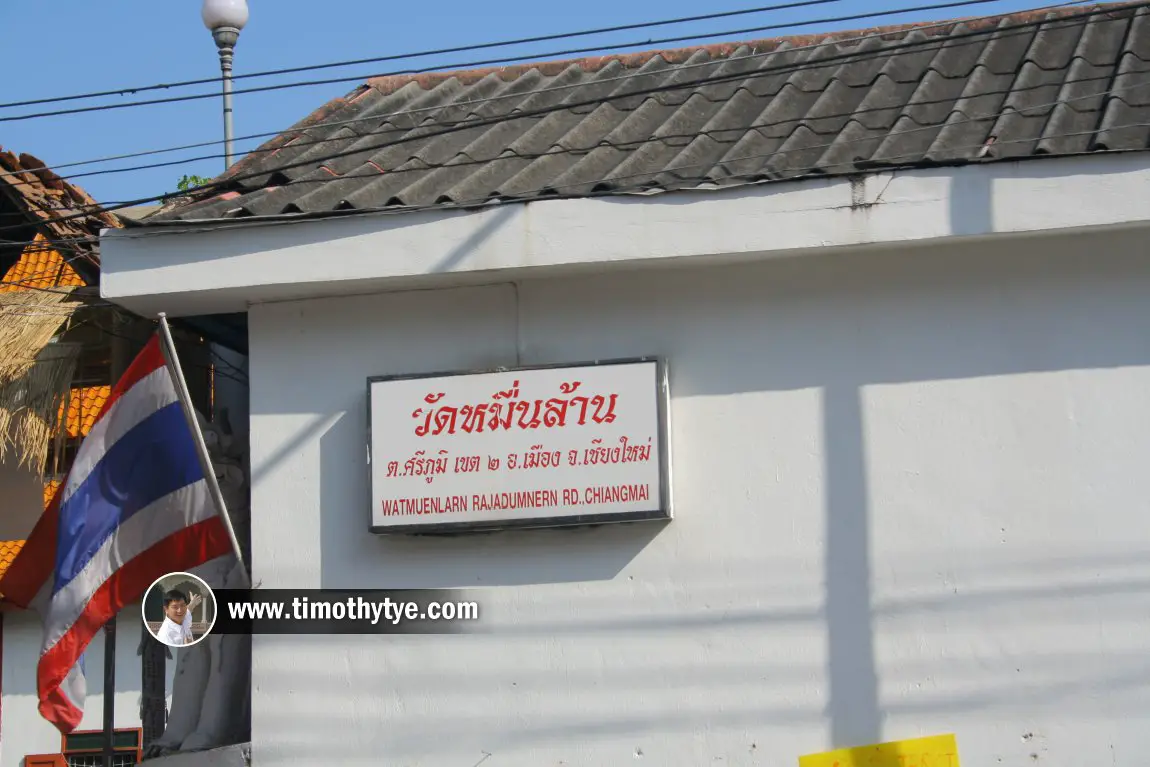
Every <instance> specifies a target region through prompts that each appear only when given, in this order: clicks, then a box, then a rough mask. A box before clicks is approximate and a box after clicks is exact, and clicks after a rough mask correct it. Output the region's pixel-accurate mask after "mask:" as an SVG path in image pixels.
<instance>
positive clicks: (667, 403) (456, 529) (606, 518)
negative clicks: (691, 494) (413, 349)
mask: <svg viewBox="0 0 1150 767" xmlns="http://www.w3.org/2000/svg"><path fill="white" fill-rule="evenodd" d="M652 363H653V364H654V365H655V392H654V397H655V404H656V420H657V424H656V440H657V443H658V444H657V445H656V448H657V449H658V451H659V452H658V470H659V501H660V502H659V503H658V504H657V506H656V507H655V508H651V509H644V510H642V511H629V512H622V513H605V514H570V515H566V516H562V517H542V518H537V519H524V520H509V519H504V520H492V521H490V522H483V521H477V522H443V523H431V524H410V525H385V526H380V525H376V524H374V522H375V519H374V506H375V502H376V492H375V490H376V488H375V477H374V472H373V458H374V456H373V455H372V446H373V443H374V435H373V434H372V421H373V418H372V389H373V388H374V385H375V384H379V383H389V382H393V381H412V380H419V379H434V378H456V377H462V376H478V375H489V374H492V373H498V374H507V373H519V372H527V373H529V372H533V371H537V370H562V369H565V368H572V369H574V368H604V367H610V366H614V365H619V366H622V365H639V364H652ZM670 437H671V397H670V377H669V371H668V365H667V359H666V358H665V357H662V356H645V357H620V358H612V359H605V360H590V361H585V362H561V363H550V364H542V365H515V366H505V367H504V366H501V367H493V368H477V369H464V370H448V371H439V372H432V373H402V374H397V375H380V376H368V378H367V467H368V476H367V493H368V496H369V497H368V503H367V510H368V530H369V531H370V532H371V533H373V534H374V535H403V536H412V535H423V536H453V535H460V534H466V533H492V532H500V531H510V530H537V529H550V528H564V527H585V526H589V525H604V524H623V523H627V522H657V521H664V522H669V521H670V520H672V519H673V518H674V512H673V503H672V500H671V484H672V483H671V439H670Z"/></svg>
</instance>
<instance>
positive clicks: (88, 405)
mask: <svg viewBox="0 0 1150 767" xmlns="http://www.w3.org/2000/svg"><path fill="white" fill-rule="evenodd" d="M111 394H112V387H111V386H85V387H83V388H80V389H73V390H72V394H71V396H70V397H69V398H68V413H67V422H66V426H67V429H68V436H69V437H72V438H75V437H86V436H87V435H88V432H89V431H91V430H92V424H94V423H95V422H96V417H97V416H98V415H100V408H102V407H104V402H106V401H107V399H108V397H110V396H111ZM63 409H64V408H63V407H61V408H60V410H61V416H63V415H64V414H63ZM62 420H63V419H62Z"/></svg>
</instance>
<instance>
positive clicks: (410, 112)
mask: <svg viewBox="0 0 1150 767" xmlns="http://www.w3.org/2000/svg"><path fill="white" fill-rule="evenodd" d="M1089 1H1090V0H1073V1H1072V2H1064V3H1059V4H1056V5H1051V6H1046V7H1045V8H1039V9H1036V11H1042V10H1056V9H1061V8H1068V7H1073V6H1079V5H1083V4H1085V3H1087V2H1089ZM1138 5H1139V4H1135V5H1133V6H1127V7H1137V6H1138ZM1094 12H1095V11H1091V12H1090V13H1087V14H1080V15H1092V14H1093V13H1094ZM1005 15H1009V14H991V15H987V16H981V17H975V18H971V19H965V20H963V21H965V22H967V23H970V22H976V21H982V20H986V19H993V18H1000V17H1002V16H1005ZM1064 18H1066V19H1074V18H1077V17H1076V16H1066V17H1064ZM1062 20H1063V19H1058V20H1056V21H1053V22H1049V23H1050V24H1051V25H1052V26H1053V25H1056V24H1057V23H1058V21H1062ZM955 23H956V22H955V20H953V19H951V20H946V21H941V22H934V23H930V24H922V25H916V27H915V28H916V29H917V30H928V29H934V28H938V27H943V26H950V25H953V24H955ZM1028 29H1029V27H1027V28H1024V29H1022V30H1020V31H1019V32H1016V33H1015V34H1024V33H1025V32H1027V31H1028ZM993 32H994V30H992V31H990V32H988V33H987V34H990V33H993ZM883 34H885V33H882V32H878V33H875V32H872V33H870V34H866V35H862V36H858V37H853V38H844V39H841V40H838V41H837V42H839V43H840V44H841V43H851V42H862V41H865V40H869V39H873V38H876V37H881V36H883ZM1010 36H1013V35H1001V37H1010ZM948 39H953V38H948ZM938 42H939V41H937V40H928V41H924V43H923V44H924V45H925V44H926V43H938ZM942 44H946V41H945V40H944V41H942ZM820 46H821V43H816V44H813V45H805V46H797V47H794V48H790V49H788V51H787V52H788V53H795V52H801V51H807V50H812V49H816V48H819V47H820ZM776 53H777V51H775V50H771V51H765V52H760V53H752V54H748V55H745V56H738V57H732V58H729V59H727V61H728V62H742V61H746V60H751V59H758V58H764V57H768V56H773V55H775V54H776ZM848 55H853V54H848ZM881 55H882V53H881V52H880V53H879V54H878V56H879V57H881ZM874 57H875V56H874V55H867V56H865V57H863V56H861V55H860V58H859V60H860V61H863V60H866V58H874ZM717 63H718V62H717V61H715V60H711V61H705V62H701V63H696V64H682V65H678V66H677V67H676V71H678V72H683V71H688V70H693V69H700V68H703V67H714V66H716V64H717ZM832 63H837V62H832ZM806 67H807V68H808V69H818V68H821V65H820V63H819V62H814V63H808V64H807V65H806ZM797 68H801V65H800V66H799V67H797ZM770 74H775V71H774V70H771V69H765V70H760V71H759V72H751V73H748V74H747V75H746V79H754V78H756V77H759V76H767V75H770ZM642 76H644V73H643V72H641V71H630V72H627V73H626V74H623V75H619V76H616V77H609V78H600V79H597V80H596V81H595V85H604V84H608V83H614V82H623V81H626V80H631V79H634V78H636V77H642ZM686 86H691V83H686V84H684V87H686ZM581 87H586V83H582V82H579V83H568V84H565V85H557V86H547V87H544V88H538V89H534V90H529V91H523V92H518V93H510V94H500V95H495V96H487V97H484V98H479V99H470V100H463V101H453V102H451V103H450V104H444V105H438V106H432V107H419V108H414V109H405V110H399V111H396V112H392V113H389V114H387V115H378V114H377V115H371V116H368V117H357V118H353V119H349V120H328V121H321V122H317V123H315V124H313V125H309V126H306V130H315V129H319V128H330V127H338V126H343V125H353V124H357V123H362V122H373V121H380V120H383V121H387V122H391V121H393V120H395V119H396V118H398V117H408V116H414V115H420V114H426V113H428V112H437V111H438V112H442V111H445V110H448V109H458V108H459V107H470V106H479V105H484V104H488V103H491V102H495V101H503V100H506V99H526V98H529V97H532V96H536V95H540V94H547V93H554V92H559V91H564V90H571V89H574V88H581ZM1034 87H1042V86H1034ZM617 98H622V96H620V97H617ZM470 121H472V120H471V118H467V119H465V120H461V121H455V122H438V121H433V122H430V123H429V122H427V121H425V122H423V123H422V124H421V125H420V126H419V127H423V128H426V127H428V126H429V125H433V126H456V125H461V124H463V123H466V122H470ZM291 130H292V128H288V129H285V130H282V131H277V132H267V133H256V134H250V135H247V136H241V137H239V138H236V139H233V140H234V141H238V142H242V141H246V140H251V139H258V138H271V137H275V136H280V135H283V134H284V133H287V132H289V131H291ZM301 130H305V128H301ZM410 130H412V129H410V128H388V129H385V130H377V131H369V132H367V133H365V134H362V135H361V136H360V137H359V138H364V137H366V136H371V135H382V134H384V133H393V132H399V133H404V132H409V131H410ZM324 141H325V140H324V139H320V140H316V141H314V142H297V143H295V144H294V146H297V147H298V146H307V145H310V144H312V143H323V142H324ZM224 143H225V141H223V140H220V141H204V142H199V143H196V144H186V145H183V146H177V147H169V148H165V149H156V150H149V151H145V152H136V153H130V154H122V155H114V156H110V157H104V158H99V159H95V160H84V161H79V162H72V163H64V164H60V165H54V166H53V169H60V168H67V167H77V166H82V165H92V164H98V163H102V162H112V161H115V160H120V159H129V158H134V157H145V156H150V155H156V154H164V153H169V152H178V151H184V150H187V149H196V148H199V147H204V146H218V145H222V144H224ZM275 151H279V148H267V149H263V150H260V149H255V150H251V151H249V152H248V154H255V153H263V152H275ZM220 157H224V155H223V154H216V155H205V156H203V157H194V158H188V159H181V160H176V161H170V162H163V163H151V164H147V165H138V166H132V167H129V168H123V169H121V168H113V169H106V170H103V171H92V172H89V173H79V174H72V175H67V176H62V177H61V178H64V179H74V178H82V177H87V176H91V175H102V174H107V173H116V172H132V171H136V170H147V169H153V168H159V167H170V166H172V165H180V164H184V163H190V162H198V161H200V160H206V159H217V158H220ZM25 172H26V171H9V172H4V173H0V178H3V177H7V176H18V175H21V174H23V173H25ZM201 188H207V186H206V185H205V186H204V187H201ZM193 191H195V190H188V191H186V192H182V193H180V194H179V195H174V196H181V195H186V194H190V193H191V192H193ZM130 204H134V203H130Z"/></svg>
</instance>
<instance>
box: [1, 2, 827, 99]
mask: <svg viewBox="0 0 1150 767" xmlns="http://www.w3.org/2000/svg"><path fill="white" fill-rule="evenodd" d="M841 2H844V0H801V2H791V3H783V4H781V5H766V6H761V7H758V8H747V9H744V10H737V11H722V12H719V13H706V14H702V15H699V16H683V17H680V18H677V19H663V20H658V21H644V22H639V23H636V24H620V25H617V26H613V27H600V28H598V29H585V30H581V31H578V32H560V33H557V34H551V35H537V36H535V37H521V38H519V39H517V40H501V41H499V42H492V43H473V44H471V45H460V46H456V47H453V48H438V49H434V50H427V51H416V52H413V53H399V54H392V55H389V56H375V57H373V58H367V59H351V60H347V61H334V62H329V63H326V64H310V65H307V66H300V67H288V68H286V69H271V70H267V71H264V72H251V73H248V74H240V75H233V76H232V80H247V79H251V78H255V77H272V76H275V75H288V74H296V73H298V72H313V71H316V70H320V69H338V68H340V67H351V66H358V65H360V64H380V63H383V62H385V61H403V60H405V59H417V58H424V57H426V56H441V55H443V54H445V53H466V52H469V51H479V50H484V49H489V48H505V47H507V46H511V45H527V44H530V43H543V42H550V41H552V40H564V39H566V38H570V37H588V36H590V35H602V34H610V33H612V32H629V31H631V30H635V29H648V28H650V27H667V26H671V25H672V24H689V23H692V22H696V21H713V20H715V19H722V18H731V17H733V16H749V15H751V14H755V13H767V12H770V11H783V10H790V9H792V8H805V7H808V6H814V5H827V4H829V3H841ZM218 83H219V78H218V77H205V78H202V79H199V80H183V81H180V82H174V83H156V84H155V85H143V86H134V87H125V88H117V89H116V90H109V91H96V92H93V93H78V94H75V95H71V96H53V97H50V98H41V99H30V100H28V101H10V102H8V103H4V104H0V109H11V108H14V107H24V106H36V105H38V104H55V103H59V102H63V101H80V100H83V99H90V98H102V97H104V96H126V95H129V94H135V93H145V92H148V91H157V90H169V89H172V88H184V87H188V86H192V85H214V84H218Z"/></svg>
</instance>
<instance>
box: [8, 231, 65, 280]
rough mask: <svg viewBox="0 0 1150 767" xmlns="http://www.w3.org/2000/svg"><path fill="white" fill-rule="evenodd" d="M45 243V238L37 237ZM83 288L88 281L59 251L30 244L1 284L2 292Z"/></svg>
mask: <svg viewBox="0 0 1150 767" xmlns="http://www.w3.org/2000/svg"><path fill="white" fill-rule="evenodd" d="M36 240H37V241H40V242H42V241H43V240H44V237H43V236H42V235H39V234H38V235H36ZM73 287H74V288H81V287H84V281H83V280H82V279H80V275H78V274H77V273H76V271H75V270H74V269H73V268H72V267H71V266H69V265H68V262H67V261H65V260H64V257H63V256H61V255H60V254H59V252H57V251H55V250H52V249H50V248H48V247H46V246H44V245H29V246H27V247H26V248H24V253H23V254H22V255H21V256H20V260H19V261H17V262H16V263H15V264H14V265H13V266H12V268H11V269H9V270H8V273H7V274H5V275H4V282H3V284H0V293H10V292H13V291H17V290H35V289H38V288H73Z"/></svg>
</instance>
